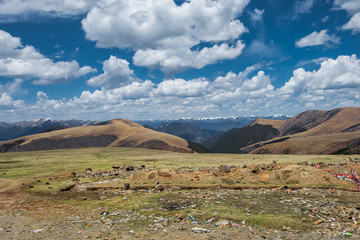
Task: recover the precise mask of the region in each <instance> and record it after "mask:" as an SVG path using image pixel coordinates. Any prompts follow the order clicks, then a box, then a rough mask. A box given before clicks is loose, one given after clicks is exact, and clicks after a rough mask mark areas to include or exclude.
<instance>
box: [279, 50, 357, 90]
mask: <svg viewBox="0 0 360 240" xmlns="http://www.w3.org/2000/svg"><path fill="white" fill-rule="evenodd" d="M341 89H348V90H349V91H350V89H357V91H358V90H359V89H360V60H359V59H358V58H357V57H356V55H351V56H339V57H337V58H336V59H327V60H325V61H323V62H322V63H321V65H320V69H319V70H317V71H315V70H314V71H305V70H304V69H303V68H298V69H296V70H295V71H294V73H293V76H292V77H291V78H290V80H289V81H288V82H287V83H286V84H285V85H284V86H283V87H282V88H280V89H279V92H282V93H285V94H290V95H293V94H302V93H304V92H307V93H309V91H312V92H315V91H328V90H329V91H330V92H333V91H338V90H341ZM314 96H315V95H314ZM331 97H333V95H331ZM349 97H351V96H349Z"/></svg>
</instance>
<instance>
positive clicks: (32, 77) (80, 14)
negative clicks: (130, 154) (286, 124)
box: [0, 0, 360, 122]
mask: <svg viewBox="0 0 360 240" xmlns="http://www.w3.org/2000/svg"><path fill="white" fill-rule="evenodd" d="M359 43H360V1H359V0H217V1H214V0H193V1H182V0H177V1H173V0H146V1H145V0H118V1H114V0H101V1H97V0H79V1H70V0H28V1H21V0H0V46H1V48H0V121H5V122H13V121H21V120H31V119H36V118H41V117H51V118H54V119H84V120H87V119H91V120H107V119H112V118H129V119H132V120H141V119H168V118H180V117H194V118H198V117H219V116H245V115H274V114H286V115H294V114H297V113H300V112H302V111H305V110H308V109H332V108H336V107H358V106H359V105H360V44H359Z"/></svg>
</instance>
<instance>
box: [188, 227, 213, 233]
mask: <svg viewBox="0 0 360 240" xmlns="http://www.w3.org/2000/svg"><path fill="white" fill-rule="evenodd" d="M191 231H192V232H194V233H211V230H209V229H205V228H193V229H191Z"/></svg>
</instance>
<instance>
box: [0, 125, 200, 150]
mask: <svg viewBox="0 0 360 240" xmlns="http://www.w3.org/2000/svg"><path fill="white" fill-rule="evenodd" d="M190 145H191V146H192V148H196V147H197V146H196V144H192V143H189V142H188V141H186V140H184V139H182V138H179V137H176V136H173V135H169V134H165V133H161V132H157V131H154V130H151V129H148V128H145V127H144V126H142V125H140V124H138V123H135V122H132V121H130V120H126V119H115V120H110V121H106V122H101V123H98V124H96V125H93V126H81V127H73V128H66V129H61V130H57V131H51V132H45V133H39V134H34V135H29V136H26V137H22V138H17V139H14V140H10V141H5V142H0V152H21V151H39V150H54V149H68V148H84V147H135V148H148V149H159V150H168V151H175V152H193V149H192V148H191V147H189V146H190ZM199 149H200V150H199ZM197 150H198V151H201V148H197Z"/></svg>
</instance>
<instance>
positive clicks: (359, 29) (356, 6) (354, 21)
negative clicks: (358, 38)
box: [334, 0, 360, 34]
mask: <svg viewBox="0 0 360 240" xmlns="http://www.w3.org/2000/svg"><path fill="white" fill-rule="evenodd" d="M334 6H335V8H337V9H342V10H345V11H347V12H348V14H350V16H351V18H350V20H349V21H348V22H347V23H346V24H344V25H343V26H342V27H341V28H342V29H343V30H352V33H353V34H357V33H360V1H359V0H335V1H334Z"/></svg>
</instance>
